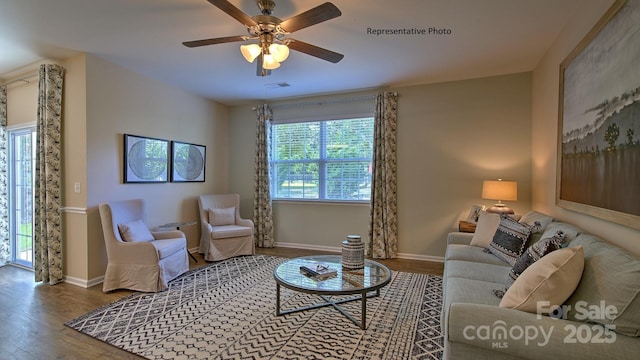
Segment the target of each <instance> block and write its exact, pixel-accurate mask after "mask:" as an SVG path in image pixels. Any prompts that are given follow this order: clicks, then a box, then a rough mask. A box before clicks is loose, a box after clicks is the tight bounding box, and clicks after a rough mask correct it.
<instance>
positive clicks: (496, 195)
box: [482, 179, 518, 215]
mask: <svg viewBox="0 0 640 360" xmlns="http://www.w3.org/2000/svg"><path fill="white" fill-rule="evenodd" d="M482 198H483V199H489V200H498V203H497V204H494V205H493V206H492V207H490V208H488V209H486V211H487V212H490V213H496V214H505V215H507V214H514V211H513V210H511V209H510V208H508V207H507V206H506V205H505V204H503V203H502V201H503V200H504V201H516V200H518V183H517V182H515V181H504V180H502V179H498V180H484V181H483V182H482Z"/></svg>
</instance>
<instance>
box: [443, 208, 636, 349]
mask: <svg viewBox="0 0 640 360" xmlns="http://www.w3.org/2000/svg"><path fill="white" fill-rule="evenodd" d="M523 220H524V219H523ZM559 230H560V231H562V232H563V234H564V236H565V242H566V244H567V246H568V247H580V246H581V247H582V249H583V253H584V270H583V271H582V276H581V277H578V280H577V281H579V282H578V284H577V287H576V288H575V291H573V293H572V294H571V295H570V297H569V298H568V299H567V300H566V301H565V302H564V306H562V307H560V308H556V309H555V310H554V311H553V312H552V313H551V316H549V315H538V314H536V313H531V312H526V311H522V310H515V309H512V308H506V307H501V306H500V303H501V301H502V299H501V298H499V297H497V296H496V295H495V293H494V290H496V289H501V288H504V284H505V279H506V277H507V276H508V274H509V272H510V271H511V269H512V266H511V265H510V264H508V263H507V262H505V261H503V260H501V259H499V258H498V257H496V256H495V255H494V254H492V253H489V252H487V250H485V249H484V248H482V247H478V246H471V245H470V244H471V240H472V238H473V235H474V234H469V233H459V232H453V233H450V234H449V235H448V239H447V243H448V246H447V251H446V255H445V270H444V279H443V290H444V291H443V296H444V298H443V311H442V319H441V320H442V321H441V326H442V331H443V335H444V338H445V340H444V342H445V351H444V359H451V360H461V359H474V360H476V359H492V360H493V359H562V360H568V359H576V360H578V359H580V360H582V359H598V360H600V359H612V360H614V359H615V360H623V359H638V356H640V355H639V354H640V337H638V336H640V260H639V259H638V258H637V257H635V256H632V255H630V254H629V253H628V252H626V251H624V250H621V249H619V248H617V247H615V246H613V245H611V244H609V243H607V242H605V241H603V240H601V239H599V238H597V237H595V236H593V235H590V234H586V233H584V232H583V231H582V230H580V229H578V228H577V227H575V226H572V225H570V224H567V223H562V222H551V223H549V224H548V225H546V226H545V227H544V228H542V229H540V232H539V233H538V234H534V235H532V238H531V239H530V240H529V241H530V243H535V242H536V241H538V240H540V239H544V238H546V237H549V236H552V235H553V234H555V233H557V231H559ZM639 240H640V239H639ZM547 256H548V255H547ZM542 259H544V257H543V258H542ZM538 261H540V260H538ZM527 270H529V269H527ZM527 270H525V272H526V271H527ZM534 270H535V269H534ZM522 274H523V275H524V272H523V273H522ZM523 275H521V276H523ZM517 281H518V280H516V282H517ZM514 285H515V283H514ZM560 290H562V289H560Z"/></svg>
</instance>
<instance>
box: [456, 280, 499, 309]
mask: <svg viewBox="0 0 640 360" xmlns="http://www.w3.org/2000/svg"><path fill="white" fill-rule="evenodd" d="M497 285H498V283H495V282H490V281H481V280H472V279H464V278H458V277H449V278H447V292H446V293H445V295H444V296H445V302H444V304H443V306H445V308H448V307H449V305H450V304H452V303H469V304H483V305H493V306H498V304H500V299H498V298H497V297H495V295H493V292H492V291H491V289H494V288H495V287H496V286H497Z"/></svg>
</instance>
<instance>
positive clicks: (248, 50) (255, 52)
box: [240, 44, 262, 63]
mask: <svg viewBox="0 0 640 360" xmlns="http://www.w3.org/2000/svg"><path fill="white" fill-rule="evenodd" d="M240 52H241V53H242V56H244V58H245V59H246V60H247V61H248V62H250V63H252V62H253V60H255V59H256V58H257V57H258V56H259V55H260V53H262V49H261V48H260V46H259V45H257V44H250V45H241V46H240Z"/></svg>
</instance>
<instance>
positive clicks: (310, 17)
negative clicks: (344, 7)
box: [280, 2, 342, 33]
mask: <svg viewBox="0 0 640 360" xmlns="http://www.w3.org/2000/svg"><path fill="white" fill-rule="evenodd" d="M340 15H342V12H340V9H338V8H337V7H336V6H335V5H333V4H332V3H330V2H326V3H324V4H322V5H320V6H316V7H314V8H313V9H311V10H307V11H305V12H303V13H300V14H298V15H296V16H294V17H292V18H289V19H287V20H285V21H283V22H282V23H281V24H280V27H282V29H284V31H286V32H289V33H292V32H294V31H298V30H300V29H304V28H306V27H309V26H311V25H315V24H319V23H321V22H323V21H327V20H331V19H333V18H336V17H338V16H340Z"/></svg>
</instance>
